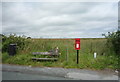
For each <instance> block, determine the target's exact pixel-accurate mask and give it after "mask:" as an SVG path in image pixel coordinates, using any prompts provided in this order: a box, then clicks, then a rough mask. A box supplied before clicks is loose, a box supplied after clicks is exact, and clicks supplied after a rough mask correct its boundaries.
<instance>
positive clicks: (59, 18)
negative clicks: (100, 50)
mask: <svg viewBox="0 0 120 82" xmlns="http://www.w3.org/2000/svg"><path fill="white" fill-rule="evenodd" d="M116 4H117V3H91V2H90V3H89V2H87V3H81V2H79V3H48V2H47V3H44V2H40V3H35V2H30V3H29V2H27V3H9V2H8V3H7V2H6V3H3V7H2V8H3V12H2V17H3V20H2V22H3V32H4V33H11V32H15V33H19V34H20V33H23V34H26V35H28V36H32V37H59V38H60V37H101V35H100V33H103V32H107V31H113V30H115V29H116V27H117V7H116ZM86 33H87V34H88V35H85V34H86ZM94 33H96V35H94Z"/></svg>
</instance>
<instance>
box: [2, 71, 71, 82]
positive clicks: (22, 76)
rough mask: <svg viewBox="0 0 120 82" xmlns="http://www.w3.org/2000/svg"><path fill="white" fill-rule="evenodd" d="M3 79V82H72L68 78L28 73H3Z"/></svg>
mask: <svg viewBox="0 0 120 82" xmlns="http://www.w3.org/2000/svg"><path fill="white" fill-rule="evenodd" d="M2 77H3V78H2V80H70V79H68V78H63V77H55V76H47V75H46V76H45V75H37V74H27V73H19V72H8V71H3V72H2Z"/></svg>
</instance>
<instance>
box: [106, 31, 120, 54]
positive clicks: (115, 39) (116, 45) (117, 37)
mask: <svg viewBox="0 0 120 82" xmlns="http://www.w3.org/2000/svg"><path fill="white" fill-rule="evenodd" d="M105 37H106V38H107V46H108V48H110V49H113V50H114V52H115V53H116V55H120V31H119V30H118V31H117V32H112V33H110V32H108V35H105Z"/></svg>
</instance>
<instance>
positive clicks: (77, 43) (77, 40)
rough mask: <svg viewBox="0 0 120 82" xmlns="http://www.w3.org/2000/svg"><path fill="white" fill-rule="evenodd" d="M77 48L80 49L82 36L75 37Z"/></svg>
mask: <svg viewBox="0 0 120 82" xmlns="http://www.w3.org/2000/svg"><path fill="white" fill-rule="evenodd" d="M75 49H76V50H80V38H76V39H75Z"/></svg>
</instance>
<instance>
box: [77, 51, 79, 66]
mask: <svg viewBox="0 0 120 82" xmlns="http://www.w3.org/2000/svg"><path fill="white" fill-rule="evenodd" d="M78 63H79V50H77V64H78Z"/></svg>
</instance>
